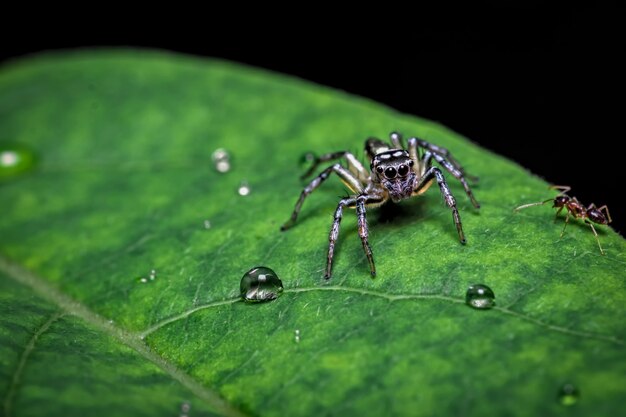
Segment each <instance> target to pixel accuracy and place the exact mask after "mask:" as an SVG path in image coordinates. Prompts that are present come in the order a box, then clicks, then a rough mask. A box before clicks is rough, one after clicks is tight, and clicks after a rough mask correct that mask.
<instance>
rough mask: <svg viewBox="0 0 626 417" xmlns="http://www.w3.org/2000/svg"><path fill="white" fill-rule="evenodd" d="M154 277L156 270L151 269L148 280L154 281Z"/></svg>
mask: <svg viewBox="0 0 626 417" xmlns="http://www.w3.org/2000/svg"><path fill="white" fill-rule="evenodd" d="M155 278H156V270H155V269H153V270H152V271H150V281H154V279H155Z"/></svg>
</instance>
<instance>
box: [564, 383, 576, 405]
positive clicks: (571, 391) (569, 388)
mask: <svg viewBox="0 0 626 417" xmlns="http://www.w3.org/2000/svg"><path fill="white" fill-rule="evenodd" d="M579 398H580V392H579V391H578V388H576V387H575V386H574V385H572V384H564V385H563V386H562V387H561V389H560V390H559V402H560V403H561V404H563V405H567V406H570V405H574V404H576V403H577V402H578V399H579Z"/></svg>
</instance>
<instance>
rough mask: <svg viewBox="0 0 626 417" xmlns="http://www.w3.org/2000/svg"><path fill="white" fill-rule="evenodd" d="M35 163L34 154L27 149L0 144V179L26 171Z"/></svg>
mask: <svg viewBox="0 0 626 417" xmlns="http://www.w3.org/2000/svg"><path fill="white" fill-rule="evenodd" d="M34 165H35V154H34V153H33V152H32V151H30V150H29V149H27V148H25V147H23V146H18V145H10V144H0V179H2V178H6V177H12V176H14V175H17V174H20V173H22V172H25V171H28V170H30V169H31V168H33V167H34Z"/></svg>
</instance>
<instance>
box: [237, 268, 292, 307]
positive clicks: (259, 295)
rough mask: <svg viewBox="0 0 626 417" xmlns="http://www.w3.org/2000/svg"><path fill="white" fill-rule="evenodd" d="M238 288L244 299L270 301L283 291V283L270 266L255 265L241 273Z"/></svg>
mask: <svg viewBox="0 0 626 417" xmlns="http://www.w3.org/2000/svg"><path fill="white" fill-rule="evenodd" d="M240 290H241V297H242V298H243V299H244V301H248V302H252V303H254V302H262V301H271V300H275V299H276V298H278V296H279V295H280V294H281V293H282V292H283V283H282V281H281V280H280V279H279V278H278V276H277V275H276V272H274V271H273V270H271V269H270V268H267V267H265V266H257V267H254V268H252V269H251V270H249V271H248V272H246V273H245V274H244V275H243V277H242V278H241V284H240Z"/></svg>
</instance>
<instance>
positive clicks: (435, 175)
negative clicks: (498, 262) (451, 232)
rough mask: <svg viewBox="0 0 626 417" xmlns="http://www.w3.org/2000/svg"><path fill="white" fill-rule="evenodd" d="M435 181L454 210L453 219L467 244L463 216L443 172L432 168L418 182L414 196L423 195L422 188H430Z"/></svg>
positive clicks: (462, 240)
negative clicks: (462, 221)
mask: <svg viewBox="0 0 626 417" xmlns="http://www.w3.org/2000/svg"><path fill="white" fill-rule="evenodd" d="M433 179H436V180H437V184H438V185H439V190H440V191H441V195H442V196H443V199H444V200H445V202H446V204H447V205H448V207H450V210H452V218H453V219H454V224H455V225H456V231H457V233H458V234H459V239H460V241H461V243H463V244H465V242H466V240H465V234H464V233H463V225H462V224H461V216H460V215H459V210H458V209H457V207H456V200H455V199H454V196H453V195H452V193H451V192H450V188H449V187H448V183H447V182H446V178H445V177H444V176H443V173H442V172H441V170H440V169H439V168H437V167H430V168H428V170H427V171H426V172H425V173H424V175H423V176H422V177H421V178H420V179H419V180H418V181H417V183H416V184H415V186H414V187H413V195H418V194H421V193H422V191H421V190H422V188H425V187H428V186H430V183H431V181H432V180H433Z"/></svg>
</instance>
